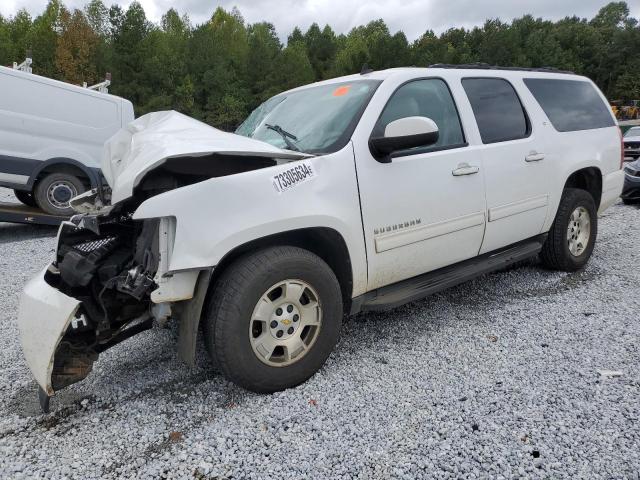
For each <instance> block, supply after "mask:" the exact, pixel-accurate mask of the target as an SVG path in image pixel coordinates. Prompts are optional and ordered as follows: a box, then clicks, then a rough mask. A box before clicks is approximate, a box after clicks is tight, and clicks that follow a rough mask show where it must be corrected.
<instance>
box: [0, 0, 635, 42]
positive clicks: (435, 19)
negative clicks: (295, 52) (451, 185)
mask: <svg viewBox="0 0 640 480" xmlns="http://www.w3.org/2000/svg"><path fill="white" fill-rule="evenodd" d="M63 1H64V3H65V4H66V5H67V6H68V7H76V8H79V7H82V6H83V5H84V4H85V3H87V2H86V1H85V0H63ZM103 1H104V3H105V4H106V5H111V4H112V3H118V4H120V5H123V6H125V7H126V6H127V5H129V3H131V0H103ZM46 3H47V2H46V0H0V13H2V14H3V15H5V16H7V15H13V14H14V13H15V12H16V11H18V10H19V9H20V8H26V9H27V11H29V13H31V14H32V15H37V14H39V13H40V12H41V11H42V10H43V8H44V6H45V5H46ZM140 3H141V4H142V6H143V7H144V9H145V12H146V13H147V17H148V18H150V19H151V20H153V21H158V20H159V19H160V17H161V16H162V14H163V13H164V12H166V11H167V10H168V9H169V8H171V7H174V8H176V9H177V10H178V11H179V12H180V14H183V13H187V14H188V15H189V17H190V18H191V21H192V23H194V24H196V23H202V22H204V21H206V20H207V19H209V18H210V17H211V14H212V13H213V11H214V10H215V8H216V7H217V6H218V5H221V6H222V7H224V8H226V9H230V8H232V7H233V6H237V7H238V9H239V10H240V12H241V13H242V15H243V16H244V18H245V20H246V21H247V22H249V23H254V22H259V21H268V22H271V23H273V24H274V25H275V26H276V28H277V30H278V33H279V35H280V36H281V37H282V38H286V36H287V35H288V34H289V33H290V32H291V30H293V27H295V26H296V25H298V26H300V27H301V28H302V29H303V30H306V29H307V28H308V27H309V25H311V24H312V23H313V22H317V23H318V24H320V25H321V26H323V25H324V24H326V23H328V24H329V25H331V26H332V27H333V28H334V29H335V30H336V31H337V32H338V33H343V32H348V31H349V30H350V29H351V28H352V27H354V26H357V25H362V24H365V23H367V22H368V21H370V20H374V19H377V18H383V19H384V20H385V21H386V22H387V25H389V28H390V29H391V31H392V32H395V31H397V30H402V31H404V32H405V34H406V35H407V37H408V38H409V40H414V39H415V38H417V37H419V36H420V35H421V34H422V33H423V32H424V31H425V30H429V29H431V30H435V31H436V32H437V33H440V32H442V31H444V30H446V29H447V28H450V27H460V26H463V27H472V26H474V25H481V24H482V23H483V22H484V20H485V19H487V18H496V17H498V18H500V19H502V20H505V21H508V20H511V19H512V18H514V17H520V16H522V15H524V14H526V13H531V14H532V15H534V16H536V17H543V18H545V19H552V20H557V19H559V18H563V17H566V16H571V15H578V16H580V17H587V18H591V17H592V16H593V15H595V13H596V12H597V11H598V10H599V9H600V8H601V7H602V6H604V5H606V4H607V3H608V1H606V0H230V1H227V0H218V1H216V0H213V1H212V0H140ZM627 4H628V5H629V6H630V8H631V15H632V16H634V17H636V18H638V17H640V1H639V0H628V1H627Z"/></svg>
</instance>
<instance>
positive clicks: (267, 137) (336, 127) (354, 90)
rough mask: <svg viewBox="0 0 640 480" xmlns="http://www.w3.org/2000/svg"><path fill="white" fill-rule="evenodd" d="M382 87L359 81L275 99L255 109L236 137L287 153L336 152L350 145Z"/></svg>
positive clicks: (371, 81)
mask: <svg viewBox="0 0 640 480" xmlns="http://www.w3.org/2000/svg"><path fill="white" fill-rule="evenodd" d="M379 84H380V82H379V81H377V80H356V81H354V82H343V83H332V84H330V85H320V86H317V87H310V88H305V89H303V90H298V91H294V92H289V93H282V94H280V95H276V96H275V97H272V98H270V99H269V100H267V101H266V102H264V103H263V104H262V105H260V106H259V107H258V108H256V109H255V110H254V111H253V112H252V113H251V115H249V116H248V117H247V119H246V120H245V121H244V122H243V123H242V125H240V126H239V127H238V129H237V130H236V133H237V134H239V135H244V136H245V137H250V138H255V139H256V140H262V141H263V142H267V143H270V144H271V145H274V146H276V147H279V148H284V149H287V150H298V151H301V152H305V153H314V154H326V153H332V152H336V151H338V150H340V149H341V148H342V147H344V146H345V145H346V144H347V142H348V141H349V138H350V137H351V134H352V133H353V130H354V129H355V126H356V124H357V122H358V120H360V116H361V115H362V112H363V111H364V109H365V108H366V106H367V104H368V103H369V100H370V99H371V97H372V95H373V93H374V92H375V90H376V88H377V87H378V85H379Z"/></svg>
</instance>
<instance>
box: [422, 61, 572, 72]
mask: <svg viewBox="0 0 640 480" xmlns="http://www.w3.org/2000/svg"><path fill="white" fill-rule="evenodd" d="M429 68H460V69H475V70H513V71H518V72H545V73H574V72H572V71H570V70H560V69H558V68H554V67H501V66H499V65H489V64H488V63H481V62H477V63H461V64H453V63H434V64H432V65H429Z"/></svg>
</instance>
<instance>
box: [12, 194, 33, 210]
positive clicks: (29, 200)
mask: <svg viewBox="0 0 640 480" xmlns="http://www.w3.org/2000/svg"><path fill="white" fill-rule="evenodd" d="M13 194H14V195H15V196H16V198H17V199H18V200H19V201H20V202H21V203H24V204H25V205H27V206H28V207H37V206H38V204H37V203H36V199H35V198H34V196H33V193H32V192H27V191H25V190H14V191H13Z"/></svg>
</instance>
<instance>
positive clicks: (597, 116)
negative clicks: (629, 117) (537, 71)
mask: <svg viewBox="0 0 640 480" xmlns="http://www.w3.org/2000/svg"><path fill="white" fill-rule="evenodd" d="M524 83H525V85H526V86H527V88H528V89H529V90H531V93H532V94H533V96H534V97H535V99H536V100H537V101H538V103H539V104H540V106H541V107H542V109H543V110H544V113H546V114H547V116H548V117H549V121H551V123H552V125H553V127H554V128H555V129H556V130H558V131H559V132H574V131H576V130H590V129H594V128H604V127H612V126H613V125H615V123H614V121H613V117H612V116H611V111H610V108H609V106H608V105H606V104H605V103H604V102H603V101H602V98H600V95H598V92H597V91H596V89H595V88H594V87H593V85H591V83H589V82H585V81H581V80H558V79H550V78H525V79H524Z"/></svg>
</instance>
